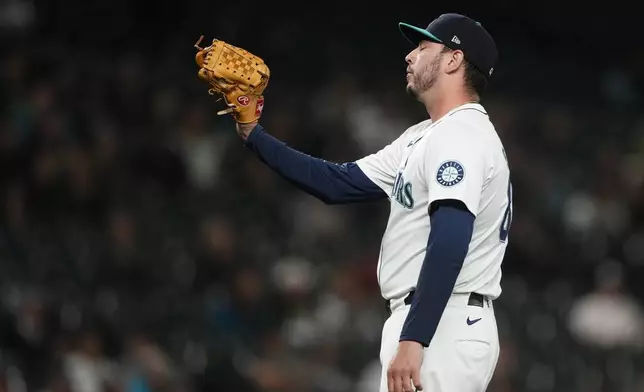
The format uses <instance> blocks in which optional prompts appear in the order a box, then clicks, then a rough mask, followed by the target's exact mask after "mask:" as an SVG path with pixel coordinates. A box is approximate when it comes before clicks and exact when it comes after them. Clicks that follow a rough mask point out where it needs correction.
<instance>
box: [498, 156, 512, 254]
mask: <svg viewBox="0 0 644 392" xmlns="http://www.w3.org/2000/svg"><path fill="white" fill-rule="evenodd" d="M503 156H505V160H506V162H507V160H508V157H507V155H505V150H503ZM510 225H512V182H511V181H510V179H508V206H507V207H506V208H505V213H504V214H503V220H502V221H501V229H500V230H499V239H500V240H501V242H505V241H506V240H507V239H508V232H509V231H510Z"/></svg>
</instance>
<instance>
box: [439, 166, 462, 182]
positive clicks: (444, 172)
mask: <svg viewBox="0 0 644 392" xmlns="http://www.w3.org/2000/svg"><path fill="white" fill-rule="evenodd" d="M463 177H465V169H463V166H462V165H461V164H460V163H458V162H457V161H445V162H443V163H441V165H440V166H439V167H438V171H437V172H436V182H438V183H439V184H441V185H442V186H454V185H456V184H458V183H459V182H461V181H463Z"/></svg>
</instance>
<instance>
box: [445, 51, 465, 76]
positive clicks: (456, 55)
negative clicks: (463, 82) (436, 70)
mask: <svg viewBox="0 0 644 392" xmlns="http://www.w3.org/2000/svg"><path fill="white" fill-rule="evenodd" d="M446 56H447V60H448V61H447V69H446V71H447V73H453V72H456V71H458V69H459V68H460V67H461V66H464V65H465V56H464V55H463V52H462V51H460V50H450V51H449V52H447V54H446Z"/></svg>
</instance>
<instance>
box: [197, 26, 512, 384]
mask: <svg viewBox="0 0 644 392" xmlns="http://www.w3.org/2000/svg"><path fill="white" fill-rule="evenodd" d="M399 28H400V30H401V32H402V34H403V36H404V37H405V38H406V39H407V40H409V41H410V42H411V43H412V44H413V50H411V52H410V53H409V54H408V55H407V56H406V58H405V61H406V64H407V86H406V88H407V91H408V92H409V93H410V94H412V95H413V96H414V97H415V98H416V99H417V100H418V101H419V102H420V103H422V104H423V105H424V106H425V108H426V110H427V114H428V119H427V120H425V121H422V122H420V123H418V124H415V125H413V126H411V127H409V128H408V129H406V130H404V132H402V134H401V135H400V136H399V137H398V138H397V139H395V140H393V141H392V142H391V143H390V144H389V145H387V146H384V147H383V148H382V149H381V150H380V151H377V152H374V153H373V154H371V155H368V156H365V157H363V158H361V159H358V160H356V161H354V162H344V163H333V162H328V161H326V160H323V159H318V158H315V157H311V156H309V155H306V154H304V153H302V152H299V151H296V150H294V149H292V148H290V147H289V146H287V145H286V144H285V143H283V142H281V141H279V140H277V139H276V138H274V137H272V136H271V135H270V134H269V133H268V132H267V131H266V130H265V129H264V128H263V127H262V126H261V125H260V124H259V118H260V117H261V114H262V111H263V108H264V106H263V105H264V99H263V91H264V89H265V88H266V86H267V84H268V79H269V77H270V72H269V70H268V67H267V66H266V64H265V63H264V62H263V61H262V60H261V59H260V58H258V57H256V56H254V55H252V54H250V53H248V52H246V51H244V50H242V49H240V48H236V47H234V46H231V45H229V44H227V43H225V42H222V41H217V40H214V41H213V44H212V45H211V46H209V47H207V48H200V47H198V44H197V45H196V46H197V47H198V49H199V52H198V54H197V56H196V61H197V64H198V66H199V77H200V78H202V79H203V80H205V81H207V82H208V83H209V85H210V86H211V90H210V92H211V93H212V94H219V95H222V96H223V97H224V99H225V102H226V104H227V106H228V108H227V109H226V110H224V111H222V112H220V113H230V114H232V115H233V116H234V118H235V119H236V122H237V132H238V133H239V135H240V136H241V137H242V139H243V140H244V145H245V146H246V147H247V148H248V149H249V150H250V151H252V152H253V153H255V154H256V155H257V157H258V158H259V159H260V160H261V161H262V162H264V163H265V164H266V165H268V166H269V167H270V168H272V169H273V170H274V171H275V172H276V173H278V174H279V175H281V176H282V177H283V178H285V179H287V180H288V181H290V182H291V183H293V184H296V185H297V186H299V187H300V188H301V189H302V190H303V191H305V192H308V193H309V194H311V195H313V196H315V197H317V198H319V199H320V200H322V201H323V202H325V203H328V204H339V203H355V202H360V201H366V200H376V199H389V202H390V215H389V221H388V223H387V227H386V230H385V232H384V235H383V238H382V246H381V251H380V257H379V261H378V266H377V276H378V282H379V284H380V289H381V293H382V296H383V298H384V300H385V302H386V304H387V308H388V310H389V317H388V319H387V320H386V321H385V323H384V326H383V330H382V342H381V350H380V360H381V362H382V365H383V372H382V379H381V384H380V385H381V386H380V391H381V392H412V391H416V390H418V391H420V390H426V391H431V392H482V391H485V389H486V388H487V385H488V384H489V382H490V380H491V378H492V375H493V373H494V369H495V366H496V363H497V359H498V356H499V337H498V331H497V325H496V320H495V315H494V306H493V303H494V300H495V299H496V298H498V297H499V295H500V294H501V286H500V282H501V263H502V260H503V257H504V254H505V250H506V246H507V244H508V232H509V230H510V224H511V221H512V212H513V211H512V185H511V183H510V170H509V167H508V162H507V158H506V155H505V151H504V148H503V144H502V142H501V140H500V138H499V136H498V135H497V132H496V130H495V128H494V125H493V124H492V122H491V120H490V118H489V116H488V113H487V112H486V110H485V108H484V107H483V106H482V105H481V103H480V94H481V92H482V91H483V89H484V88H485V87H486V85H487V82H488V80H489V78H490V77H491V76H492V73H493V71H494V67H495V63H496V61H497V56H498V52H497V48H496V44H495V42H494V40H493V38H492V37H491V36H490V34H488V32H487V31H486V30H485V29H484V28H483V26H482V25H481V24H480V23H478V22H476V21H474V20H472V19H470V18H468V17H466V16H464V15H459V14H444V15H441V16H440V17H438V18H437V19H435V20H433V21H432V22H431V23H430V24H429V26H428V27H427V28H424V29H423V28H419V27H415V26H412V25H409V24H406V23H400V24H399Z"/></svg>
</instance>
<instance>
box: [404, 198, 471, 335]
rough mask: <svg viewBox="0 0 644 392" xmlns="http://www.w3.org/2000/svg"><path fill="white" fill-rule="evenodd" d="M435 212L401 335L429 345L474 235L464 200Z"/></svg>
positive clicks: (449, 204)
mask: <svg viewBox="0 0 644 392" xmlns="http://www.w3.org/2000/svg"><path fill="white" fill-rule="evenodd" d="M438 203H439V204H438V207H437V208H435V209H434V210H433V211H432V212H431V216H430V220H431V231H430V234H429V239H428V241H427V252H426V253H425V259H424V261H423V266H422V268H421V271H420V276H419V277H418V283H417V285H416V292H415V293H414V297H413V299H412V303H411V307H410V309H409V313H408V314H407V318H406V320H405V323H404V325H403V329H402V332H401V334H400V341H403V340H411V341H415V342H418V343H421V344H422V345H423V346H424V347H427V346H429V342H430V341H431V340H432V338H433V336H434V333H435V332H436V328H437V327H438V322H439V321H440V319H441V317H442V315H443V310H444V309H445V306H446V305H447V301H448V300H449V298H450V296H451V295H452V291H453V289H454V285H455V284H456V279H457V277H458V274H459V272H460V271H461V268H462V266H463V260H465V256H466V255H467V250H468V247H469V244H470V239H471V238H472V230H473V226H474V215H472V213H471V212H469V211H468V210H467V208H466V207H465V205H464V204H462V203H461V202H455V201H448V202H447V203H445V204H443V205H440V202H438Z"/></svg>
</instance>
